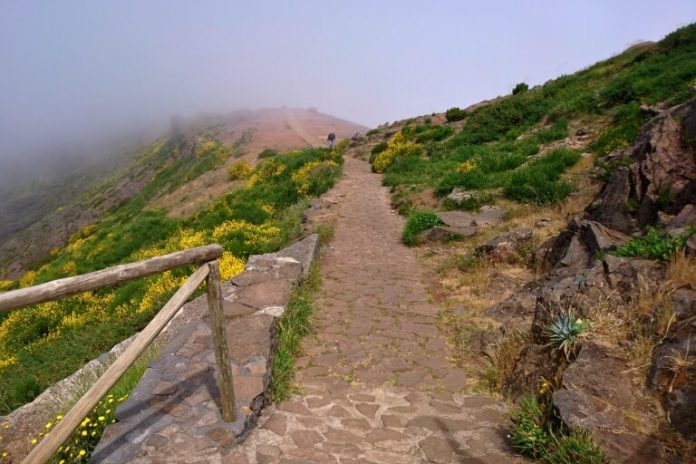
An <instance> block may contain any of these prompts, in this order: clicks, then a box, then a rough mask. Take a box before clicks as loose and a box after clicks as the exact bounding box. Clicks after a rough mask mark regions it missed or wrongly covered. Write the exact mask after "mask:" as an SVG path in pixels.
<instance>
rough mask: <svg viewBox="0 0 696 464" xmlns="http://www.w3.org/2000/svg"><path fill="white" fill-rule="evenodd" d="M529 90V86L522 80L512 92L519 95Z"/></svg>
mask: <svg viewBox="0 0 696 464" xmlns="http://www.w3.org/2000/svg"><path fill="white" fill-rule="evenodd" d="M527 90H529V86H528V85H527V84H526V83H524V82H520V83H519V84H517V85H516V86H515V87H514V88H513V89H512V94H513V95H517V94H519V93H523V92H526V91H527Z"/></svg>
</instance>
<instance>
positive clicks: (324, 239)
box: [315, 224, 336, 245]
mask: <svg viewBox="0 0 696 464" xmlns="http://www.w3.org/2000/svg"><path fill="white" fill-rule="evenodd" d="M315 232H316V233H317V234H318V235H319V243H320V244H322V245H324V244H326V243H329V242H330V241H331V240H333V238H334V236H335V235H336V228H335V227H334V225H333V224H319V225H317V227H316V230H315Z"/></svg>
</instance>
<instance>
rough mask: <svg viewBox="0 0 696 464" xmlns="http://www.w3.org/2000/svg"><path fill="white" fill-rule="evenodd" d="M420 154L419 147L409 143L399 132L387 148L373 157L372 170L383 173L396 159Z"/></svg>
mask: <svg viewBox="0 0 696 464" xmlns="http://www.w3.org/2000/svg"><path fill="white" fill-rule="evenodd" d="M421 153H422V148H421V146H420V145H418V144H415V143H413V142H409V141H407V140H406V139H405V137H404V136H403V135H402V133H401V132H399V133H397V134H396V135H395V136H394V137H392V138H391V139H390V140H389V142H388V143H387V148H386V149H385V150H384V151H382V152H381V153H379V154H378V155H377V156H375V157H374V159H373V160H372V169H373V170H374V171H375V172H378V173H383V172H384V171H386V170H387V168H389V166H391V165H392V163H393V162H394V161H395V160H396V158H398V157H409V156H417V155H420V154H421Z"/></svg>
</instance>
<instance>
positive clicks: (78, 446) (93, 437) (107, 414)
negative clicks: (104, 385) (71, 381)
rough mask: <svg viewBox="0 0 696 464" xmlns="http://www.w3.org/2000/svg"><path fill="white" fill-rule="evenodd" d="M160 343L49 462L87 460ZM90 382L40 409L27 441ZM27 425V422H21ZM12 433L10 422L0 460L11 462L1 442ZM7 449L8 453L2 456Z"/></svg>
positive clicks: (44, 430)
mask: <svg viewBox="0 0 696 464" xmlns="http://www.w3.org/2000/svg"><path fill="white" fill-rule="evenodd" d="M161 348H162V347H161V345H159V344H158V343H157V342H155V343H154V344H152V345H150V347H148V348H147V350H146V351H145V352H144V353H143V354H142V355H141V356H140V357H139V358H138V359H137V360H136V361H135V362H134V363H133V365H132V366H131V367H130V368H128V370H126V372H125V373H124V374H123V376H122V377H121V378H120V379H119V381H118V382H117V383H116V385H114V386H113V387H112V388H111V390H109V392H108V393H107V394H106V395H105V396H104V398H102V399H101V400H100V401H99V403H98V404H97V405H96V406H95V407H94V408H93V409H92V411H91V412H90V414H88V415H87V417H86V419H85V420H83V421H82V423H81V425H80V426H79V427H78V428H77V430H76V431H75V432H73V433H72V434H71V435H70V437H69V438H68V439H67V440H66V441H65V443H64V444H63V445H62V446H61V447H60V448H59V450H58V451H56V453H54V455H53V456H52V457H51V459H50V460H49V461H48V462H50V463H52V464H57V463H60V462H80V461H84V462H88V461H89V459H90V457H91V454H92V452H93V451H94V449H95V448H96V446H97V444H98V443H99V440H100V439H101V436H102V434H103V432H104V429H105V428H106V426H108V425H109V424H111V423H113V422H114V421H115V412H116V408H117V406H118V405H119V404H120V403H121V402H123V401H124V400H126V399H127V398H128V396H129V395H130V394H131V392H132V391H133V390H134V389H135V387H136V386H137V385H138V382H139V381H140V379H141V378H142V376H143V374H144V373H145V370H146V369H147V368H148V367H149V365H150V363H151V362H152V360H154V359H156V358H157V357H159V354H160V352H161ZM89 387H91V385H83V386H82V388H81V389H80V390H78V391H74V392H71V393H72V394H73V396H72V397H70V398H66V399H65V401H63V402H61V403H60V404H54V405H52V406H51V408H50V410H45V411H41V412H42V417H35V418H34V427H35V432H34V433H31V434H30V435H29V436H27V437H26V440H27V443H28V444H32V445H33V446H35V445H36V444H38V443H40V442H41V441H42V440H43V438H44V437H45V436H46V435H47V434H48V433H49V432H50V431H51V430H52V429H53V428H54V427H55V426H56V425H57V424H58V423H59V422H60V421H61V420H62V419H63V416H64V415H65V414H66V413H67V412H68V411H69V410H70V408H71V407H72V406H73V405H74V404H75V403H76V402H77V400H78V399H79V398H80V396H81V395H83V394H84V393H85V392H86V391H87V390H88V389H89ZM24 425H26V424H24ZM8 433H10V434H11V433H13V430H12V429H11V426H10V427H8V428H4V429H3V430H2V432H0V462H2V463H4V462H12V459H13V456H12V450H6V449H4V446H3V434H4V435H5V436H7V434H8ZM4 453H7V456H4Z"/></svg>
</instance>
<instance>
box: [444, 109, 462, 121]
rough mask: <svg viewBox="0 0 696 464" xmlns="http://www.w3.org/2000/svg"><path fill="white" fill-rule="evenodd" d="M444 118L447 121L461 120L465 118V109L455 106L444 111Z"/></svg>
mask: <svg viewBox="0 0 696 464" xmlns="http://www.w3.org/2000/svg"><path fill="white" fill-rule="evenodd" d="M445 118H446V119H447V122H454V121H461V120H462V119H464V118H466V111H465V110H463V109H461V108H458V107H456V106H455V107H453V108H450V109H448V110H447V111H445Z"/></svg>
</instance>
